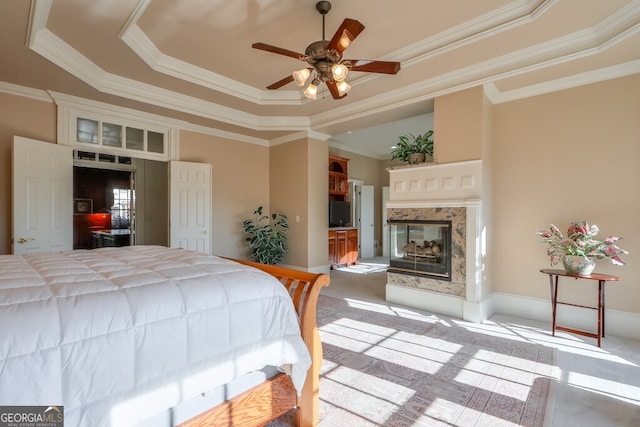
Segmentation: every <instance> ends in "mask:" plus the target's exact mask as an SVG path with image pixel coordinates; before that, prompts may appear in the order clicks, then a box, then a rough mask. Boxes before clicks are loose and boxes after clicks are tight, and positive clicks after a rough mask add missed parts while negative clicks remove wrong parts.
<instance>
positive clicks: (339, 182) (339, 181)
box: [329, 155, 349, 200]
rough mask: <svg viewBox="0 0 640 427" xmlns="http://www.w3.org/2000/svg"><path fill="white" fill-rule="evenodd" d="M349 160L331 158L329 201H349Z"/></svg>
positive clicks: (331, 156)
mask: <svg viewBox="0 0 640 427" xmlns="http://www.w3.org/2000/svg"><path fill="white" fill-rule="evenodd" d="M348 165H349V159H345V158H344V157H339V156H334V155H330V156H329V200H348V195H349V172H348V169H347V168H348Z"/></svg>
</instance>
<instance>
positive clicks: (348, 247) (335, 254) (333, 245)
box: [329, 228, 358, 266]
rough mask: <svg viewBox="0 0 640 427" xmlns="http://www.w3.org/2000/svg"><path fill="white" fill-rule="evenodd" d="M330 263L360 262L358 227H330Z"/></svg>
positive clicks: (347, 264)
mask: <svg viewBox="0 0 640 427" xmlns="http://www.w3.org/2000/svg"><path fill="white" fill-rule="evenodd" d="M329 263H330V264H331V265H332V266H334V265H346V266H349V265H354V264H357V263H358V229H357V228H330V229H329Z"/></svg>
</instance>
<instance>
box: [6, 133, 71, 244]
mask: <svg viewBox="0 0 640 427" xmlns="http://www.w3.org/2000/svg"><path fill="white" fill-rule="evenodd" d="M71 249H73V153H72V151H71V148H69V147H67V146H64V145H57V144H51V143H48V142H43V141H36V140H33V139H27V138H22V137H19V136H16V137H14V138H13V253H14V254H16V255H24V254H27V253H35V252H58V251H67V250H71Z"/></svg>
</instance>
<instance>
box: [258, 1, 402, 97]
mask: <svg viewBox="0 0 640 427" xmlns="http://www.w3.org/2000/svg"><path fill="white" fill-rule="evenodd" d="M316 10H317V11H318V12H320V14H321V15H322V40H320V41H316V42H313V43H311V44H310V45H309V46H307V49H306V50H305V51H304V55H303V54H301V53H297V52H293V51H291V50H287V49H282V48H280V47H276V46H272V45H269V44H266V43H254V44H252V45H251V47H253V48H255V49H260V50H265V51H267V52H272V53H277V54H279V55H284V56H289V57H291V58H296V59H299V60H300V61H304V62H306V63H307V64H309V66H310V67H305V68H303V69H301V70H298V71H294V72H293V73H292V74H291V75H290V76H287V77H285V78H284V79H282V80H279V81H277V82H275V83H273V84H271V85H269V86H267V89H279V88H281V87H282V86H284V85H286V84H288V83H291V82H293V81H295V82H296V84H297V85H298V86H304V85H305V83H306V81H307V80H308V79H309V77H310V76H311V73H313V79H312V80H311V83H310V84H309V85H308V86H307V88H306V89H305V91H304V95H305V96H306V97H307V98H311V99H316V96H317V93H318V86H319V85H320V84H322V83H324V84H326V85H327V88H328V89H329V92H331V96H333V98H334V99H340V98H344V97H345V96H347V92H348V91H349V89H351V86H349V85H348V84H347V82H346V81H345V77H346V76H347V73H348V72H349V70H351V71H364V72H369V73H381V74H396V73H397V72H398V71H400V63H399V62H390V61H372V60H366V59H343V58H342V53H343V52H344V51H345V49H346V48H347V47H348V46H349V45H350V44H351V42H352V41H353V40H354V39H355V38H356V37H358V35H359V34H360V33H361V32H362V30H364V25H362V24H361V23H360V22H359V21H357V20H355V19H349V18H346V19H345V20H344V21H342V24H341V25H340V27H339V28H338V30H337V31H336V33H335V34H334V36H333V38H332V39H331V40H325V34H324V17H325V15H326V14H327V13H329V10H331V3H330V2H328V1H319V2H318V3H316Z"/></svg>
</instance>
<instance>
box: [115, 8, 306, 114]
mask: <svg viewBox="0 0 640 427" xmlns="http://www.w3.org/2000/svg"><path fill="white" fill-rule="evenodd" d="M144 1H148V0H144ZM120 38H121V39H122V41H123V42H124V43H125V44H126V45H127V46H129V48H130V49H131V50H132V51H133V52H134V53H135V54H136V55H138V57H139V58H140V59H142V60H143V61H144V62H145V63H146V64H147V65H148V66H149V67H151V68H152V69H153V70H155V71H157V72H159V73H163V74H166V75H169V76H171V77H176V78H178V79H181V80H184V81H188V82H190V83H193V84H196V85H198V86H202V87H206V88H207V89H211V90H215V91H217V92H221V93H224V94H226V95H230V96H233V97H236V98H239V99H242V100H244V101H249V102H252V103H254V104H259V105H302V104H303V99H302V98H301V94H300V92H299V91H292V90H287V91H278V92H275V91H265V90H260V89H256V88H254V87H253V86H249V85H246V84H242V83H240V82H238V81H236V80H233V79H230V78H228V77H225V76H222V75H220V74H217V73H214V72H212V71H209V70H206V69H204V68H201V67H198V66H196V65H193V64H191V63H188V62H185V61H182V60H179V59H176V58H174V57H172V56H169V55H166V54H164V53H162V52H161V51H160V50H159V49H158V48H157V47H156V45H155V44H153V42H152V41H151V40H150V39H149V38H148V37H147V36H146V34H145V33H144V32H143V31H142V29H141V28H140V27H139V26H138V25H136V24H135V23H132V24H130V25H129V26H128V27H127V28H125V29H124V30H123V32H121V34H120ZM304 99H305V100H306V97H305V98H304Z"/></svg>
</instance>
